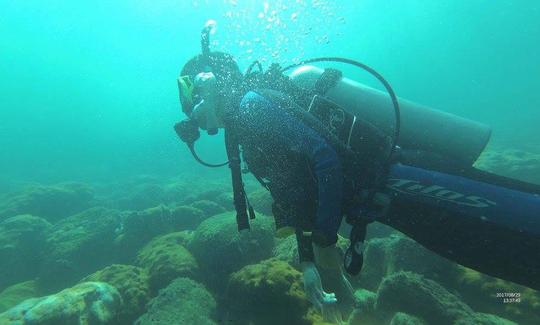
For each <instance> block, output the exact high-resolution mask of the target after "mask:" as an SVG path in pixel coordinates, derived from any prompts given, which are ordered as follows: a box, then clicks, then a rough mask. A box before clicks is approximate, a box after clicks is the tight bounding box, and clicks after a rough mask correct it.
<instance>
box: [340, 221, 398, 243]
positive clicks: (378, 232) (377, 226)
mask: <svg viewBox="0 0 540 325" xmlns="http://www.w3.org/2000/svg"><path fill="white" fill-rule="evenodd" d="M394 234H399V233H398V231H397V230H395V229H394V228H392V227H390V226H387V225H385V224H383V223H380V222H376V221H374V222H372V223H370V224H369V225H368V227H367V233H366V240H369V239H373V238H386V237H389V236H390V235H394ZM347 235H348V234H347Z"/></svg>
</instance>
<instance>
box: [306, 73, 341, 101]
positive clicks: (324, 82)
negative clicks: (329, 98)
mask: <svg viewBox="0 0 540 325" xmlns="http://www.w3.org/2000/svg"><path fill="white" fill-rule="evenodd" d="M342 76H343V74H342V73H341V71H339V70H338V69H333V68H327V69H324V72H323V73H322V74H321V76H320V77H319V79H317V81H316V82H315V86H314V87H313V92H314V93H315V94H316V95H320V96H324V95H326V93H327V92H328V90H330V89H331V88H333V87H334V86H335V85H336V84H337V83H338V81H339V79H341V77H342Z"/></svg>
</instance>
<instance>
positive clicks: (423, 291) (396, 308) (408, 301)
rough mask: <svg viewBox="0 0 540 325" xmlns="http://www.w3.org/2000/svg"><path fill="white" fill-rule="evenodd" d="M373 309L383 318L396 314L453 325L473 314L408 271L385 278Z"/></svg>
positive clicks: (439, 288) (437, 285)
mask: <svg viewBox="0 0 540 325" xmlns="http://www.w3.org/2000/svg"><path fill="white" fill-rule="evenodd" d="M375 309H376V312H377V313H378V314H380V315H381V316H382V317H384V316H387V317H389V318H390V317H392V316H393V315H394V314H395V313H397V312H403V313H406V314H408V315H412V316H416V317H419V318H421V319H423V320H425V321H426V322H427V323H428V324H441V325H453V324H454V323H455V322H456V321H458V320H461V319H471V318H472V317H474V314H475V313H474V311H473V310H472V309H471V308H470V307H469V306H468V305H467V304H466V303H464V302H463V301H462V300H461V299H460V298H458V297H456V296H455V295H453V294H451V293H450V292H448V291H447V290H446V289H445V288H443V287H442V286H441V285H439V284H438V283H436V282H435V281H432V280H429V279H426V278H425V277H423V276H421V275H418V274H414V273H411V272H397V273H394V274H392V275H390V276H388V277H386V278H385V279H384V281H383V282H382V283H381V285H380V286H379V289H378V291H377V301H376V303H375Z"/></svg>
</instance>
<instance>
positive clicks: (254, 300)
mask: <svg viewBox="0 0 540 325" xmlns="http://www.w3.org/2000/svg"><path fill="white" fill-rule="evenodd" d="M227 304H228V306H227V307H228V308H229V310H230V311H231V315H229V317H231V319H227V320H226V321H229V322H232V323H235V324H244V323H245V324H310V323H311V322H309V321H308V320H307V319H306V314H307V313H308V309H309V307H310V303H309V302H308V300H307V298H306V295H305V293H304V290H303V283H302V274H301V273H300V272H299V271H297V270H296V269H294V268H293V267H292V266H290V265H289V264H288V263H286V262H283V261H280V260H277V259H269V260H265V261H262V262H260V263H258V264H253V265H248V266H245V267H243V268H242V269H240V270H239V271H237V272H235V273H233V274H231V276H230V280H229V287H228V291H227Z"/></svg>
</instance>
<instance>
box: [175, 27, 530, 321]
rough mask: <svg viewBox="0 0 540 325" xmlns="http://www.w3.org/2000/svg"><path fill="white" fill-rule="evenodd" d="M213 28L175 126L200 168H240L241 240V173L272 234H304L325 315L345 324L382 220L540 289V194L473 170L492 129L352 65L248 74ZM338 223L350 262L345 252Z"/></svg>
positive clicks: (244, 202) (247, 209) (183, 77)
mask: <svg viewBox="0 0 540 325" xmlns="http://www.w3.org/2000/svg"><path fill="white" fill-rule="evenodd" d="M210 29H211V27H208V26H207V27H205V28H204V29H203V32H202V37H201V45H202V53H201V54H199V55H197V56H195V57H194V58H192V59H191V60H189V61H188V62H187V63H186V64H185V65H184V67H183V69H182V71H181V74H180V77H179V78H178V86H179V91H180V101H181V105H182V110H183V112H184V113H185V114H186V115H187V117H188V118H187V119H185V120H183V121H181V122H179V123H177V124H176V125H175V130H176V132H177V134H178V136H179V137H180V138H181V139H182V140H183V141H184V142H185V143H186V144H187V145H188V147H189V149H190V151H191V153H192V154H193V156H194V158H195V159H196V160H197V161H198V162H200V163H202V164H203V165H205V166H209V167H219V166H225V165H228V166H229V168H230V169H231V176H232V186H233V194H234V206H235V209H236V212H237V223H238V229H239V231H241V230H245V229H249V219H253V218H255V212H254V210H253V208H252V207H251V205H250V204H249V200H248V197H247V195H246V193H245V191H244V186H243V181H242V173H243V172H245V171H246V169H248V170H249V172H251V173H252V174H253V175H254V176H255V178H256V179H257V180H258V181H259V182H260V183H261V185H262V186H263V187H265V188H266V189H268V190H269V191H270V193H271V196H272V199H273V201H274V203H273V205H272V210H273V215H274V219H275V223H276V235H277V236H278V237H286V236H288V235H291V234H295V235H296V239H297V242H298V251H299V256H300V262H301V269H302V273H303V278H304V289H305V291H306V295H307V297H308V299H309V300H310V301H311V302H312V303H313V304H314V305H315V306H316V307H317V308H319V310H321V311H322V313H323V316H324V317H325V319H327V320H332V321H339V320H340V313H341V314H347V313H348V312H349V311H350V309H351V307H352V304H354V296H353V293H352V288H351V286H350V284H349V283H348V281H347V279H346V277H345V276H344V275H343V271H346V272H347V273H349V274H351V275H357V274H359V272H360V270H361V268H362V264H363V243H364V240H365V236H366V228H367V226H368V224H369V223H371V222H373V221H378V222H381V223H384V224H386V225H389V226H391V227H393V228H395V229H397V230H399V231H401V232H402V233H404V234H406V235H408V236H409V237H411V238H413V239H414V240H415V241H417V242H418V243H420V244H422V245H423V246H424V247H426V248H428V249H430V250H432V251H433V252H435V253H437V254H439V255H441V256H443V257H445V258H448V259H450V260H452V261H455V262H457V263H459V264H461V265H463V266H466V267H469V268H472V269H475V270H477V271H479V272H482V273H485V274H488V275H491V276H495V277H498V278H502V279H505V280H509V281H512V282H515V283H518V284H521V285H525V286H528V287H531V288H533V289H536V290H539V289H540V186H537V185H534V184H529V183H526V182H521V181H517V180H513V179H509V178H505V177H502V176H498V175H494V174H491V173H487V172H484V171H480V170H478V169H476V168H474V167H473V164H474V162H475V161H476V159H477V158H478V157H479V155H480V154H481V152H482V151H483V150H484V148H485V146H486V144H487V142H488V141H489V138H490V135H491V130H490V129H489V128H488V127H487V126H485V125H483V124H480V123H476V122H474V121H470V120H466V119H463V118H460V117H457V116H454V115H451V114H447V113H443V112H440V111H436V110H433V109H430V108H426V107H422V106H419V105H417V104H415V103H412V102H409V101H406V100H403V99H398V98H397V97H396V95H395V93H394V91H393V90H392V88H391V86H390V85H389V84H388V82H386V80H385V79H384V78H383V77H382V76H381V75H380V74H378V73H377V72H376V71H375V70H373V69H371V68H370V67H368V66H366V65H364V64H362V63H360V62H357V61H353V60H349V59H343V58H318V59H311V60H306V61H303V62H301V63H299V64H294V65H292V66H289V67H285V68H282V67H280V66H279V65H277V64H273V65H271V66H270V68H269V69H268V70H267V71H264V70H263V68H262V65H261V64H260V63H259V62H257V61H255V62H254V63H253V64H251V65H250V66H249V68H248V69H247V71H246V73H244V74H242V73H241V71H240V69H239V67H238V65H237V63H236V62H235V60H234V59H233V57H232V56H231V55H229V54H226V53H222V52H214V51H210V48H209V35H210ZM317 62H341V63H345V64H350V65H353V66H355V67H358V68H361V69H363V70H365V71H367V72H369V73H371V74H372V75H373V76H374V77H375V78H376V79H377V80H379V81H380V82H381V83H382V85H383V86H384V88H385V89H386V91H387V93H388V95H389V96H387V95H386V94H384V93H383V92H380V91H378V90H374V89H372V88H369V87H366V86H364V85H362V84H360V83H358V82H355V81H353V80H350V79H347V78H345V77H343V75H342V72H341V71H339V70H336V69H324V70H323V69H320V68H317V67H315V66H311V65H309V64H311V63H317ZM292 69H294V71H293V72H291V73H289V74H287V72H288V71H289V70H292ZM388 97H390V100H389V99H388ZM389 104H391V105H390V106H389ZM388 107H392V108H393V110H394V114H393V115H392V116H390V117H389V116H388V114H385V110H386V111H388V109H387V108H388ZM199 128H200V129H203V130H206V131H207V133H208V134H210V135H215V134H217V133H218V129H220V128H223V129H224V131H225V146H226V150H227V156H228V161H227V162H225V163H222V164H216V165H213V164H209V163H206V162H204V161H202V160H201V159H200V158H199V156H198V155H197V153H196V151H195V146H194V144H195V142H196V140H197V139H198V138H199V136H200V134H199ZM243 163H245V165H247V168H242V166H243ZM342 219H344V220H345V221H346V223H345V225H346V226H348V231H349V232H350V235H349V236H348V237H349V239H350V246H349V248H348V249H347V251H346V253H345V254H344V255H345V256H342V255H341V253H340V251H339V249H338V248H337V247H336V243H337V241H338V235H337V233H338V229H339V228H340V225H341V223H342ZM321 275H323V280H324V289H327V290H328V288H330V289H331V290H328V291H329V292H328V293H327V292H326V291H325V290H324V289H323V282H321ZM327 279H328V281H327ZM330 292H332V293H330Z"/></svg>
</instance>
